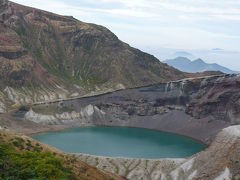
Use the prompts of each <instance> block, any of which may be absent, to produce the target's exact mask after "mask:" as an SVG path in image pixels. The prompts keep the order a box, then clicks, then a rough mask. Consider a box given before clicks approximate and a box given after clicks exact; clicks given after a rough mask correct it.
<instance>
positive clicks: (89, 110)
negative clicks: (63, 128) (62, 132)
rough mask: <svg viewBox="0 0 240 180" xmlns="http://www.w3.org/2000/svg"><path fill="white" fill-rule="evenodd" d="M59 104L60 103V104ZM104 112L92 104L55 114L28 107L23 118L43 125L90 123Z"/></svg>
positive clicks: (101, 116) (98, 118)
mask: <svg viewBox="0 0 240 180" xmlns="http://www.w3.org/2000/svg"><path fill="white" fill-rule="evenodd" d="M60 106H61V104H60ZM104 115H105V112H104V111H102V110H100V109H98V107H96V106H93V105H91V104H90V105H88V106H86V107H84V108H82V109H81V110H80V111H79V112H75V111H72V112H63V113H56V114H55V115H44V114H39V113H36V112H34V111H33V110H32V109H30V110H29V111H28V112H27V113H26V114H25V115H24V118H25V120H29V121H33V122H35V123H40V124H44V125H69V124H71V125H76V126H85V125H92V124H94V122H95V121H97V120H99V121H101V119H103V116H104Z"/></svg>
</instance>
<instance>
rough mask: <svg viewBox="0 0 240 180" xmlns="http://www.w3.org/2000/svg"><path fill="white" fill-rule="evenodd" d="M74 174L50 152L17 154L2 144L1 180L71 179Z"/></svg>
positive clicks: (0, 158) (0, 160)
mask: <svg viewBox="0 0 240 180" xmlns="http://www.w3.org/2000/svg"><path fill="white" fill-rule="evenodd" d="M71 177H72V172H71V170H70V169H68V168H65V167H64V166H63V161H62V160H61V159H60V158H58V157H56V156H55V155H53V154H52V153H50V152H31V151H24V152H17V151H16V150H15V149H14V148H13V147H12V146H11V145H7V144H2V143H0V179H71Z"/></svg>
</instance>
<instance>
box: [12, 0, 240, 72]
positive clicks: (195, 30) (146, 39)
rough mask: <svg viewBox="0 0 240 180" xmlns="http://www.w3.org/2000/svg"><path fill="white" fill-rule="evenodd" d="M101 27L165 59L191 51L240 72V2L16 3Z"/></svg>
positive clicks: (104, 0)
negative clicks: (177, 52) (178, 52)
mask: <svg viewBox="0 0 240 180" xmlns="http://www.w3.org/2000/svg"><path fill="white" fill-rule="evenodd" d="M13 1H14V2H16V3H20V4H24V5H27V6H32V7H35V8H39V9H43V10H47V11H51V12H54V13H57V14H61V15H71V16H74V17H75V18H77V19H79V20H81V21H85V22H91V23H96V24H100V25H103V26H106V27H107V28H109V29H110V30H111V31H112V32H114V33H115V34H116V35H117V36H118V37H119V38H120V39H121V40H123V41H125V42H126V43H129V44H130V45H132V46H134V47H136V48H139V49H141V50H143V51H146V52H148V53H150V54H153V55H155V56H156V57H158V58H159V59H160V60H164V59H166V58H168V57H169V56H170V55H171V54H173V53H174V52H176V51H179V50H180V51H187V52H190V53H192V54H193V55H194V56H196V58H202V59H203V60H205V61H206V62H208V63H218V64H221V65H223V66H226V67H228V68H231V69H233V70H240V61H238V59H239V57H240V49H239V47H240V0H228V1H224V0H218V1H214V0H195V1H190V0H178V1H177V0H131V1H129V0H97V1H96V0H68V1H67V0H51V1H48V0H13Z"/></svg>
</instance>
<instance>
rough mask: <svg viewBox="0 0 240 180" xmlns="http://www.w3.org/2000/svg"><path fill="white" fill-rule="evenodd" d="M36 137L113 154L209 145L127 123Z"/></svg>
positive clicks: (174, 152) (185, 151)
mask: <svg viewBox="0 0 240 180" xmlns="http://www.w3.org/2000/svg"><path fill="white" fill-rule="evenodd" d="M33 138H34V139H36V140H39V141H41V142H43V143H46V144H48V145H51V146H53V147H56V148H58V149H60V150H63V151H65V152H70V153H85V154H91V155H97V156H109V157H131V158H151V159H154V158H183V157H187V156H191V155H193V154H195V153H197V152H199V151H201V150H203V149H204V148H205V145H203V144H201V143H199V142H197V141H195V140H193V139H191V138H187V137H184V136H180V135H176V134H172V133H166V132H161V131H154V130H148V129H141V128H125V127H85V128H75V129H69V130H66V131H58V132H50V133H44V134H37V135H34V136H33Z"/></svg>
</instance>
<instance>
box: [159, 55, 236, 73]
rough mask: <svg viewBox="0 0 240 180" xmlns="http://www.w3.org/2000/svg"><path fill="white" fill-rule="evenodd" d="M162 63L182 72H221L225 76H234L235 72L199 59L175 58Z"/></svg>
mask: <svg viewBox="0 0 240 180" xmlns="http://www.w3.org/2000/svg"><path fill="white" fill-rule="evenodd" d="M163 62H164V63H166V64H168V65H170V66H173V67H175V68H176V69H179V70H181V71H184V72H188V73H196V72H204V71H221V72H223V73H227V74H234V73H236V72H235V71H232V70H230V69H228V68H226V67H224V66H221V65H219V64H217V63H211V64H210V63H206V62H205V61H204V60H202V59H201V58H198V59H195V60H190V59H188V58H187V57H177V58H175V59H168V60H165V61H163Z"/></svg>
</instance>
